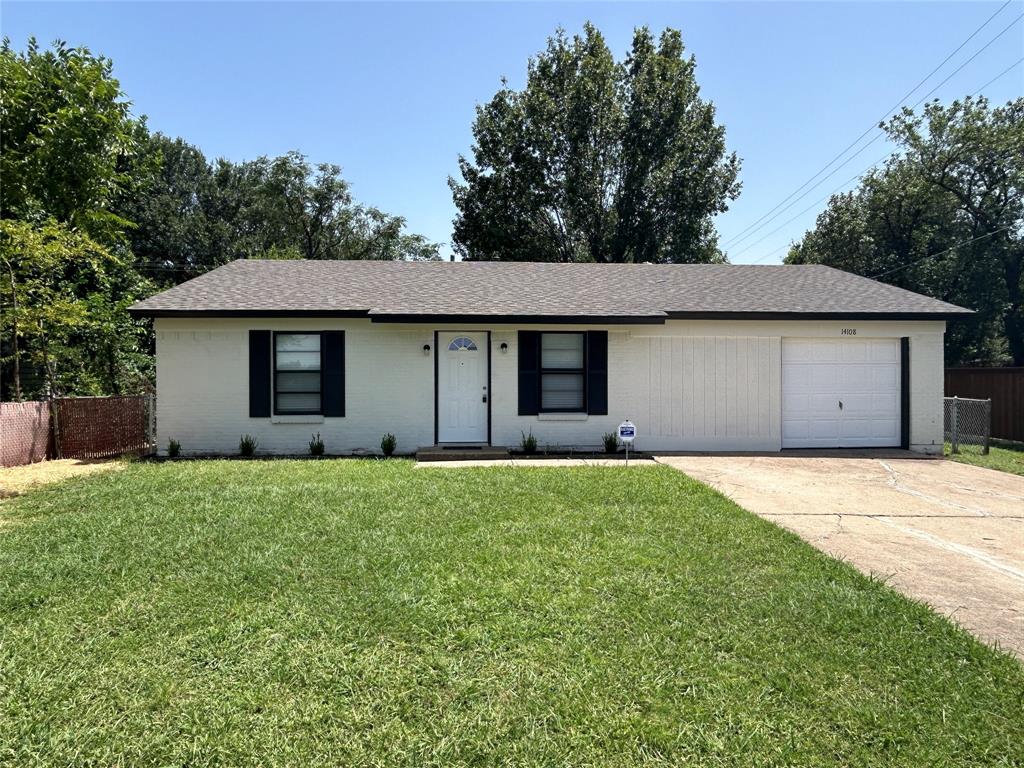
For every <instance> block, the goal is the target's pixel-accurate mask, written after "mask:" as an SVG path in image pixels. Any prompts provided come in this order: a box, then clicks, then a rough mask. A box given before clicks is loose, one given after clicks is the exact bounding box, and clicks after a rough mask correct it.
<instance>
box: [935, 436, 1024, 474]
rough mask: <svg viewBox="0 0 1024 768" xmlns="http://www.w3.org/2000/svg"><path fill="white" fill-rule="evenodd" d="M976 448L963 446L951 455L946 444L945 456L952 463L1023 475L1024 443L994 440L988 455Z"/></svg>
mask: <svg viewBox="0 0 1024 768" xmlns="http://www.w3.org/2000/svg"><path fill="white" fill-rule="evenodd" d="M979 451H980V449H979V448H978V447H977V446H973V445H972V446H964V447H963V448H961V452H960V453H953V452H952V451H951V450H950V445H949V443H946V456H947V457H949V458H951V459H952V460H953V461H960V462H963V463H964V464H973V465H974V466H976V467H988V468H989V469H998V470H1000V471H1001V472H1012V473H1013V474H1015V475H1024V443H1011V442H1009V441H1007V440H995V441H993V443H992V445H991V446H990V447H989V452H988V455H987V456H985V455H982V454H981V453H980V452H979Z"/></svg>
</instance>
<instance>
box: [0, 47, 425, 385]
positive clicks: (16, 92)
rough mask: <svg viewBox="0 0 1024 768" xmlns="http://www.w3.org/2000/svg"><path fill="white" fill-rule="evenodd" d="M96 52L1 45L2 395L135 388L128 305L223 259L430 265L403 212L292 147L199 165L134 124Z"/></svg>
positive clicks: (179, 145) (139, 335)
mask: <svg viewBox="0 0 1024 768" xmlns="http://www.w3.org/2000/svg"><path fill="white" fill-rule="evenodd" d="M130 106H131V105H130V102H129V101H128V100H127V99H126V97H125V95H124V94H123V93H122V91H121V88H120V85H119V83H118V81H117V80H116V79H115V78H114V77H113V74H112V65H111V62H110V60H109V59H106V58H103V57H101V56H95V55H93V54H92V53H90V52H89V50H88V49H85V48H68V47H66V46H65V45H64V44H63V43H61V42H58V43H55V44H54V46H53V48H52V50H40V49H39V47H38V45H37V44H36V42H35V40H29V42H28V46H27V49H26V51H25V52H24V53H19V52H16V51H14V50H13V49H12V48H11V46H10V43H9V41H7V40H4V41H3V44H2V47H0V120H2V125H3V134H2V142H3V146H2V152H0V178H2V181H3V197H2V201H0V268H2V275H0V301H2V303H0V321H2V329H3V335H2V336H0V385H2V387H3V392H2V394H3V395H4V396H5V397H11V396H35V395H40V394H43V395H46V394H51V395H58V394H100V393H111V392H121V391H123V390H125V389H126V388H127V389H138V387H139V386H140V385H139V380H140V378H141V376H143V375H144V374H145V373H146V372H147V371H148V370H149V369H150V368H151V357H150V356H149V355H148V354H145V351H146V350H148V349H151V347H152V337H151V334H150V332H149V326H148V324H147V323H145V322H136V321H134V320H132V319H131V318H130V317H129V316H128V314H127V312H126V311H125V310H126V307H127V306H128V305H129V304H131V303H133V302H134V301H136V300H137V299H139V298H142V297H144V296H146V295H148V294H150V293H152V292H154V291H155V290H157V288H158V285H167V284H174V283H178V282H181V281H183V280H187V279H189V278H191V277H194V276H196V275H198V274H201V273H202V272H205V271H208V270H209V269H212V268H213V267H216V266H219V265H220V264H224V263H226V262H228V261H231V260H233V259H237V258H268V257H270V258H311V259H401V258H417V259H433V258H438V246H437V245H435V244H433V243H430V242H428V241H427V240H426V239H425V238H423V237H421V236H418V235H412V234H409V233H407V232H406V231H405V221H404V220H403V219H402V218H401V217H397V216H392V215H389V214H386V213H384V212H382V211H380V210H378V209H376V208H372V207H369V206H364V205H359V204H358V203H356V202H354V201H353V199H352V196H351V193H350V190H349V186H348V183H347V182H346V181H345V180H344V179H343V178H342V176H341V170H340V168H339V167H338V166H336V165H330V164H319V165H316V166H314V165H312V164H310V163H309V162H308V161H307V160H306V158H305V157H304V156H303V155H301V154H299V153H297V152H292V153H289V154H287V155H284V156H282V157H278V158H274V159H269V158H265V157H261V158H258V159H257V160H254V161H251V162H244V163H231V162H228V161H226V160H218V161H216V162H215V163H209V162H208V161H207V159H206V158H205V157H204V156H203V154H202V152H200V151H199V150H198V149H197V148H196V147H193V146H191V145H189V144H188V143H186V142H184V141H182V140H181V139H170V138H167V137H165V136H161V135H159V134H155V135H150V134H149V132H148V131H147V129H146V125H145V121H144V120H141V119H136V118H134V117H132V115H131V112H130Z"/></svg>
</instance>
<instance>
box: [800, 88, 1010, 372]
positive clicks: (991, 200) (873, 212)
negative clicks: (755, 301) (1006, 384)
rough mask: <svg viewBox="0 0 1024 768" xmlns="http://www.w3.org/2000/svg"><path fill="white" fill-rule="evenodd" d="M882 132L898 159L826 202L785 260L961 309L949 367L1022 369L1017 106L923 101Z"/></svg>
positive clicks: (952, 331)
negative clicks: (967, 312) (968, 312)
mask: <svg viewBox="0 0 1024 768" xmlns="http://www.w3.org/2000/svg"><path fill="white" fill-rule="evenodd" d="M883 128H884V129H885V130H886V132H887V133H888V135H889V136H890V138H892V139H893V140H894V141H896V142H897V143H898V144H899V145H900V152H898V153H897V154H896V155H894V156H893V157H892V158H891V159H890V160H889V161H888V162H887V163H886V164H885V165H884V166H883V167H882V168H879V169H877V170H875V171H873V172H871V173H869V174H868V175H867V176H865V178H864V179H863V181H862V183H861V185H860V187H859V188H858V189H857V190H855V191H853V192H850V193H846V194H842V195H836V196H834V197H833V198H832V199H831V201H830V202H829V205H828V207H827V208H826V210H825V211H824V212H823V213H822V214H821V215H820V216H819V217H818V219H817V222H816V225H815V227H814V229H812V230H810V231H809V232H807V233H806V234H805V235H804V237H803V238H802V240H801V241H800V242H799V243H797V244H795V245H794V246H793V247H792V249H791V250H790V252H789V255H788V256H787V258H786V262H787V263H790V264H806V263H819V264H829V265H831V266H835V267H838V268H840V269H845V270H848V271H851V272H856V273H857V274H861V275H867V276H869V277H877V278H878V279H880V280H883V281H885V282H888V283H892V284H893V285H898V286H900V287H902V288H907V289H909V290H912V291H917V292H920V293H925V294H927V295H929V296H934V297H936V298H939V299H943V300H945V301H951V302H953V303H956V304H960V305H962V306H965V307H969V308H970V309H973V310H975V311H976V315H975V316H974V317H973V318H971V319H970V320H959V321H957V322H956V323H952V324H951V325H950V327H949V331H948V333H947V336H946V357H947V362H948V363H949V364H953V365H957V364H970V363H974V364H979V363H980V364H997V365H998V364H1005V363H1009V362H1012V363H1013V364H1014V365H1024V305H1022V298H1024V99H1017V100H1015V101H1011V102H1009V103H1008V104H1006V105H1005V106H1002V107H996V108H991V107H990V106H989V104H988V101H987V100H985V99H984V98H981V99H972V98H967V99H965V100H963V101H955V102H953V103H952V104H951V105H949V106H943V105H942V104H939V103H938V102H933V103H931V104H929V105H927V106H926V107H925V109H924V112H923V114H921V115H916V114H915V113H914V112H913V111H911V110H904V111H903V112H902V113H901V114H900V115H898V116H896V117H894V118H892V119H891V120H890V121H889V122H888V123H886V124H884V125H883Z"/></svg>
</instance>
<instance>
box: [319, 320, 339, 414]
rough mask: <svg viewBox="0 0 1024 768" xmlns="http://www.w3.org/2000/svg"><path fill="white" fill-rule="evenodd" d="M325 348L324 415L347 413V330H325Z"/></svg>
mask: <svg viewBox="0 0 1024 768" xmlns="http://www.w3.org/2000/svg"><path fill="white" fill-rule="evenodd" d="M320 343H321V345H322V348H323V379H324V391H323V395H322V396H323V400H324V416H344V415H345V332H344V331H324V332H323V333H322V334H321V336H320Z"/></svg>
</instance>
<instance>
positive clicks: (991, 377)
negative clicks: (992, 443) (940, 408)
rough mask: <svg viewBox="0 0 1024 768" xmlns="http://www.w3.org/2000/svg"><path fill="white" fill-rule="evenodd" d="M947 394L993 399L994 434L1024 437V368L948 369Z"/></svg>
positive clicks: (1007, 438) (1007, 436)
mask: <svg viewBox="0 0 1024 768" xmlns="http://www.w3.org/2000/svg"><path fill="white" fill-rule="evenodd" d="M945 379H946V381H945V385H946V397H953V396H954V395H955V396H956V397H976V398H978V399H981V400H989V399H990V400H992V437H999V438H1002V439H1003V440H1024V368H947V369H946V376H945Z"/></svg>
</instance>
